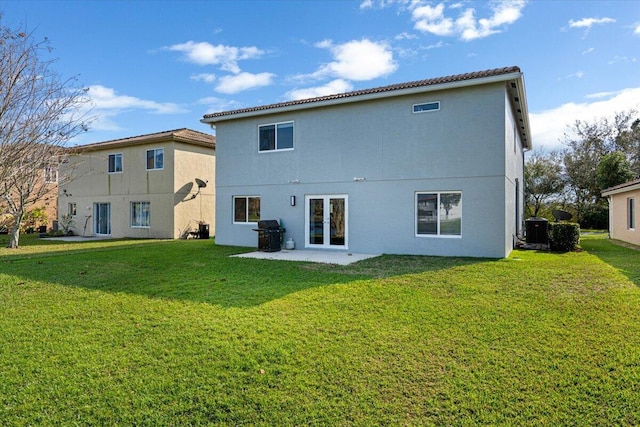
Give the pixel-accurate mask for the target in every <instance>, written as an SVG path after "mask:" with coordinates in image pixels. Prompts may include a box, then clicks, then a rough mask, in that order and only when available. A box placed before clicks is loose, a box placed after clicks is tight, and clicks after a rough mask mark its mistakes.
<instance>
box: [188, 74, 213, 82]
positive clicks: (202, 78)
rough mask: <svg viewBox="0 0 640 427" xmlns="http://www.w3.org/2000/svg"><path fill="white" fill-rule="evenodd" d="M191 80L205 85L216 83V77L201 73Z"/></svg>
mask: <svg viewBox="0 0 640 427" xmlns="http://www.w3.org/2000/svg"><path fill="white" fill-rule="evenodd" d="M191 80H195V81H198V82H205V83H213V82H215V81H216V75H215V74H212V73H200V74H194V75H193V76H191Z"/></svg>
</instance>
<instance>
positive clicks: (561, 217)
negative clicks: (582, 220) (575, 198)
mask: <svg viewBox="0 0 640 427" xmlns="http://www.w3.org/2000/svg"><path fill="white" fill-rule="evenodd" d="M551 214H552V215H553V218H554V219H555V220H556V221H569V220H570V219H571V217H572V216H573V215H571V214H570V213H569V212H567V211H562V210H560V209H554V210H552V211H551Z"/></svg>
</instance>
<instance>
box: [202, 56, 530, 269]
mask: <svg viewBox="0 0 640 427" xmlns="http://www.w3.org/2000/svg"><path fill="white" fill-rule="evenodd" d="M201 121H202V122H203V123H207V124H210V125H211V126H212V127H215V129H216V140H217V157H218V159H219V160H220V161H219V162H218V167H217V170H216V243H218V244H222V245H244V246H256V244H257V242H256V240H257V238H256V232H255V231H253V228H255V226H256V221H257V220H258V219H278V220H280V221H281V225H282V226H284V227H285V228H286V237H285V239H289V238H293V239H294V241H295V244H296V248H297V249H305V248H306V249H309V248H314V249H334V250H343V251H351V252H362V253H393V254H426V255H445V256H449V255H455V256H474V257H505V256H507V255H508V254H509V252H510V251H511V250H512V248H513V247H514V241H515V240H516V236H518V235H521V234H522V225H523V212H524V208H523V207H524V197H523V190H524V188H523V180H524V177H523V168H524V156H523V153H524V151H525V150H527V149H530V148H531V136H530V129H529V118H528V112H527V101H526V94H525V86H524V80H523V74H522V72H521V71H520V69H519V68H518V67H510V68H502V69H494V70H488V71H481V72H474V73H468V74H460V75H454V76H448V77H441V78H433V79H428V80H422V81H415V82H409V83H402V84H395V85H391V86H385V87H378V88H374V89H368V90H359V91H355V92H349V93H343V94H337V95H331V96H324V97H319V98H313V99H305V100H299V101H290V102H283V103H278V104H272V105H266V106H261V107H255V108H245V109H240V110H234V111H225V112H219V113H213V114H207V115H205V116H204V118H203V119H202V120H201Z"/></svg>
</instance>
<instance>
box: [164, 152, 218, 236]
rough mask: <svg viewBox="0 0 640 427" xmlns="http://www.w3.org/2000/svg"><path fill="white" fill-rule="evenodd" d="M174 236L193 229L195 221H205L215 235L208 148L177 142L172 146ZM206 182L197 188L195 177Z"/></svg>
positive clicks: (211, 159) (212, 169)
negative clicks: (173, 162)
mask: <svg viewBox="0 0 640 427" xmlns="http://www.w3.org/2000/svg"><path fill="white" fill-rule="evenodd" d="M175 159H176V160H175V164H176V166H175V174H174V177H175V180H174V188H173V190H174V194H175V196H174V205H175V207H174V215H175V217H174V233H175V234H174V237H176V238H177V237H180V235H181V234H182V233H184V232H185V231H190V230H192V231H195V230H197V229H198V224H199V222H204V223H206V224H209V234H210V236H214V235H215V165H216V158H215V154H214V152H213V150H212V149H210V148H207V147H201V146H195V145H189V144H181V143H177V144H176V147H175ZM196 178H198V179H201V180H203V181H205V182H207V186H206V187H204V188H202V189H200V193H199V194H198V195H197V196H196V197H195V198H193V196H194V195H195V194H197V193H198V186H197V185H196V181H195V179H196Z"/></svg>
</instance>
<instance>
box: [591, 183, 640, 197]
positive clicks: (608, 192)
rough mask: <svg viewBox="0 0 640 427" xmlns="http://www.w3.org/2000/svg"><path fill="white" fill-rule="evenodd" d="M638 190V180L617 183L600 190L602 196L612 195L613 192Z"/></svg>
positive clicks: (639, 185) (639, 188)
mask: <svg viewBox="0 0 640 427" xmlns="http://www.w3.org/2000/svg"><path fill="white" fill-rule="evenodd" d="M635 190H640V182H636V183H634V184H630V185H626V184H623V185H619V186H616V187H612V188H607V189H605V190H603V191H602V193H601V194H602V197H608V196H613V195H614V194H620V193H626V192H627V191H635Z"/></svg>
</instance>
